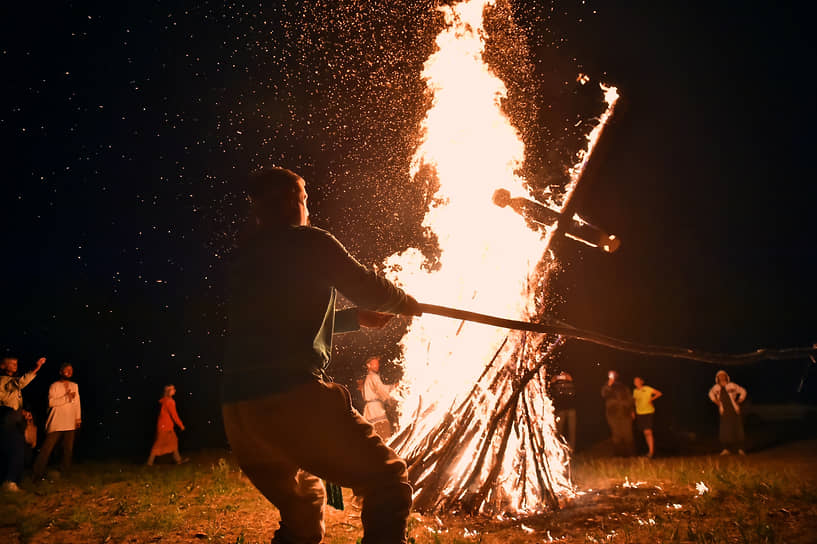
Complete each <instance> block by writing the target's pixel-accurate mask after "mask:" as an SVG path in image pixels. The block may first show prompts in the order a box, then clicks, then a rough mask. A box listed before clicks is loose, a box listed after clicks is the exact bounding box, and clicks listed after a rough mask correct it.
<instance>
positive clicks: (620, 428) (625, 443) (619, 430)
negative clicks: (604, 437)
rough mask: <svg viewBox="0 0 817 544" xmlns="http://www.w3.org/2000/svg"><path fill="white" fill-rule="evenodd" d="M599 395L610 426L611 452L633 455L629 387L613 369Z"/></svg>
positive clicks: (631, 399)
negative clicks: (602, 400)
mask: <svg viewBox="0 0 817 544" xmlns="http://www.w3.org/2000/svg"><path fill="white" fill-rule="evenodd" d="M601 397H602V398H603V399H604V415H605V416H606V417H607V425H609V426H610V435H611V437H612V440H613V452H614V453H615V454H616V455H620V456H622V457H629V456H631V455H633V453H634V451H635V448H634V445H633V419H635V410H634V407H633V395H632V393H630V388H629V387H627V386H626V385H624V384H623V383H621V381H619V378H618V372H616V371H615V370H611V371H610V372H608V373H607V383H605V384H604V386H603V387H602V388H601Z"/></svg>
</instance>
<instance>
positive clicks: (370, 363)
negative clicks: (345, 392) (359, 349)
mask: <svg viewBox="0 0 817 544" xmlns="http://www.w3.org/2000/svg"><path fill="white" fill-rule="evenodd" d="M366 368H367V369H369V370H370V371H371V372H380V357H377V356H376V355H373V356H372V357H369V358H368V359H366Z"/></svg>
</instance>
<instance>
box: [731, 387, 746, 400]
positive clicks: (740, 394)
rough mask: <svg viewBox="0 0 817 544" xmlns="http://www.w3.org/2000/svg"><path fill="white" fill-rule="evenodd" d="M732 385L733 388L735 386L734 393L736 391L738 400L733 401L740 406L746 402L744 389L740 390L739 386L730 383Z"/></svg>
mask: <svg viewBox="0 0 817 544" xmlns="http://www.w3.org/2000/svg"><path fill="white" fill-rule="evenodd" d="M732 383H733V384H734V386H735V391H737V397H738V398H737V399H735V400H736V401H737V403H738V404H740V403H742V402H743V401H744V400H746V389H744V388H742V387H741V386H739V385H738V384H736V383H735V382H732Z"/></svg>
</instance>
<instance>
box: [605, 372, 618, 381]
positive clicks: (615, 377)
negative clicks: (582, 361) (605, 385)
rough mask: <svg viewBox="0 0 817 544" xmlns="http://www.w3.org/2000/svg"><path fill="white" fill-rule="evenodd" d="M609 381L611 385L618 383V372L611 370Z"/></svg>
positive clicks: (608, 374)
mask: <svg viewBox="0 0 817 544" xmlns="http://www.w3.org/2000/svg"><path fill="white" fill-rule="evenodd" d="M607 381H608V382H610V383H613V382H615V381H618V372H616V371H615V370H611V371H610V372H608V373H607Z"/></svg>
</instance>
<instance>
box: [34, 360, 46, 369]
mask: <svg viewBox="0 0 817 544" xmlns="http://www.w3.org/2000/svg"><path fill="white" fill-rule="evenodd" d="M43 363H45V357H40V358H39V359H37V364H36V365H34V372H37V371H39V370H40V368H41V367H42V366H43Z"/></svg>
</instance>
